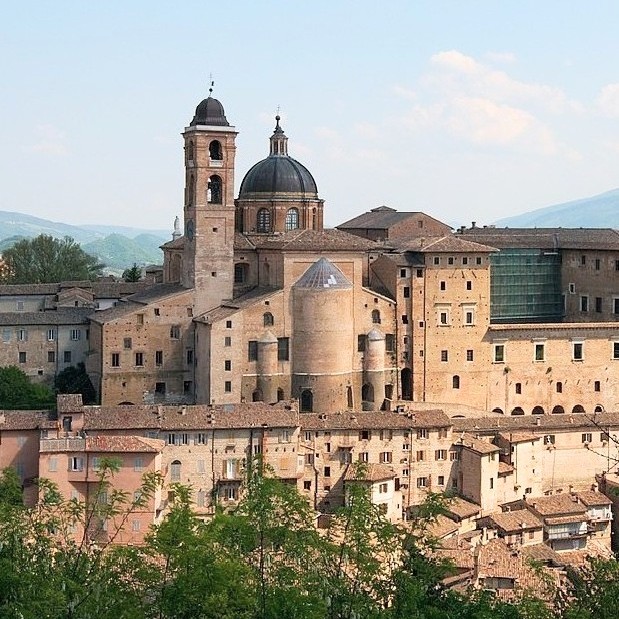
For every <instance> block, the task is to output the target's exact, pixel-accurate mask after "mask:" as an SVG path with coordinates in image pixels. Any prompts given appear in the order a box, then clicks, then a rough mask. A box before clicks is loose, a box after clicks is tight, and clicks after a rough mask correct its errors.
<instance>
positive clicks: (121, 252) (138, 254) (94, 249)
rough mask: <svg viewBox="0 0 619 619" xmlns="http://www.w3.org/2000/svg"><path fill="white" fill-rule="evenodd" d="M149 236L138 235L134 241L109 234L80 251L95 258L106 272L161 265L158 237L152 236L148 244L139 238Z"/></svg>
mask: <svg viewBox="0 0 619 619" xmlns="http://www.w3.org/2000/svg"><path fill="white" fill-rule="evenodd" d="M148 236H150V235H139V237H137V238H138V239H139V240H137V241H136V239H129V238H127V237H126V236H123V235H121V234H110V235H108V236H106V237H105V238H103V239H97V240H96V241H92V242H91V243H85V244H84V245H82V249H83V250H84V251H85V252H87V253H89V254H91V255H93V256H96V257H97V258H98V259H99V260H100V261H101V262H102V263H103V264H105V266H106V271H110V270H115V271H120V272H122V271H124V270H125V269H126V268H129V267H131V266H133V264H134V263H135V264H137V265H138V266H144V265H146V264H161V263H162V262H163V253H162V251H161V250H160V249H159V247H158V246H159V245H161V243H162V241H161V239H160V238H159V237H155V236H153V238H152V239H151V241H150V243H149V242H146V240H145V239H143V238H140V237H148Z"/></svg>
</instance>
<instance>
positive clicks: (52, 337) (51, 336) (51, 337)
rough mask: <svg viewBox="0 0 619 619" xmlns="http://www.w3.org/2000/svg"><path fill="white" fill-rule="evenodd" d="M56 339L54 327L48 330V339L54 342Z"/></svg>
mask: <svg viewBox="0 0 619 619" xmlns="http://www.w3.org/2000/svg"><path fill="white" fill-rule="evenodd" d="M55 339H56V331H55V330H54V329H48V330H47V341H48V342H53V341H54V340H55Z"/></svg>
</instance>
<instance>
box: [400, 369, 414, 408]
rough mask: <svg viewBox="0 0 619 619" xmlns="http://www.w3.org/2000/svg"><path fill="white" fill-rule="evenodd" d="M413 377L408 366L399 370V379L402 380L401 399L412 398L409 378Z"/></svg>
mask: <svg viewBox="0 0 619 619" xmlns="http://www.w3.org/2000/svg"><path fill="white" fill-rule="evenodd" d="M412 378H413V373H412V372H411V370H410V368H402V371H401V372H400V379H401V381H402V399H403V400H411V399H412V397H411V396H412V385H411V380H412Z"/></svg>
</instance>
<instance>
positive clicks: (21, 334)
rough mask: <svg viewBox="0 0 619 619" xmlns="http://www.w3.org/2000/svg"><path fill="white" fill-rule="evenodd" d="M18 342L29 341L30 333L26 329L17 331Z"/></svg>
mask: <svg viewBox="0 0 619 619" xmlns="http://www.w3.org/2000/svg"><path fill="white" fill-rule="evenodd" d="M17 340H18V341H19V342H25V341H27V340H28V331H26V329H17Z"/></svg>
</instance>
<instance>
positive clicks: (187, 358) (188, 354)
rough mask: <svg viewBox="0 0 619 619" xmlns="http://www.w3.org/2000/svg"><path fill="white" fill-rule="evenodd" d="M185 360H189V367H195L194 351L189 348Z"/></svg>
mask: <svg viewBox="0 0 619 619" xmlns="http://www.w3.org/2000/svg"><path fill="white" fill-rule="evenodd" d="M185 358H186V360H187V365H193V349H192V348H188V349H187V350H186V351H185Z"/></svg>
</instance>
